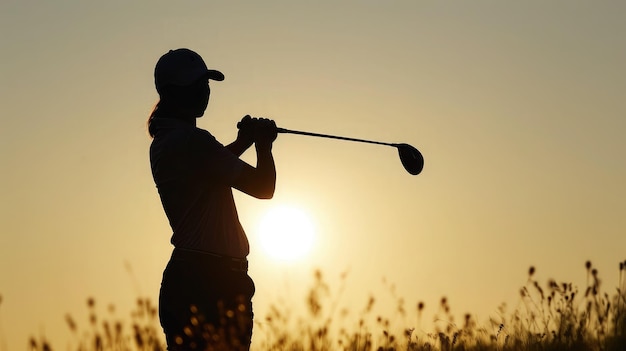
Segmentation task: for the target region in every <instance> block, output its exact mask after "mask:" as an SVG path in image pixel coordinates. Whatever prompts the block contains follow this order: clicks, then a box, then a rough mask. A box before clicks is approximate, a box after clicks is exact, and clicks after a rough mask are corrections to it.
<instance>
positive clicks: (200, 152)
mask: <svg viewBox="0 0 626 351" xmlns="http://www.w3.org/2000/svg"><path fill="white" fill-rule="evenodd" d="M190 146H191V147H192V150H191V152H192V154H193V160H194V161H193V162H197V163H198V164H197V167H198V171H199V172H200V175H201V176H206V177H208V178H209V179H214V180H217V181H220V182H223V183H225V184H229V185H232V184H233V182H234V181H235V179H236V178H237V177H238V176H239V174H240V173H241V171H242V169H243V167H244V164H245V162H244V161H242V160H241V159H239V157H237V156H236V155H235V154H233V153H232V152H230V150H228V149H227V148H226V147H225V146H224V145H223V144H221V143H220V142H219V141H217V139H215V137H214V136H213V135H212V134H211V133H209V132H208V131H206V130H202V129H197V130H196V133H194V136H193V138H192V140H191V143H190Z"/></svg>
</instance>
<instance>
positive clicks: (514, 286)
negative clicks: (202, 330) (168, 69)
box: [0, 0, 626, 351]
mask: <svg viewBox="0 0 626 351" xmlns="http://www.w3.org/2000/svg"><path fill="white" fill-rule="evenodd" d="M624 14H626V2H624V1H621V0H619V1H618V0H616V1H593V2H592V1H578V0H557V1H538V0H537V1H532V0H531V1H449V0H446V1H420V0H406V1H382V0H362V1H326V0H324V1H304V0H302V1H277V0H268V1H236V2H235V1H179V2H172V1H136V2H126V1H100V2H84V1H83V2H81V1H76V0H74V1H69V0H57V1H50V2H44V1H30V0H27V1H17V0H8V1H3V2H2V3H1V4H0V38H1V41H0V43H1V44H2V59H1V60H2V61H1V65H0V74H1V76H0V77H1V85H0V89H1V90H0V99H1V100H0V118H1V119H2V120H1V124H2V128H1V129H0V146H1V147H0V165H1V166H0V167H2V169H1V171H2V172H1V174H2V176H1V177H2V178H1V180H2V181H1V182H0V194H1V195H0V199H1V200H0V206H1V207H0V227H1V228H2V233H1V234H0V295H1V296H2V302H1V304H0V332H1V334H0V338H2V339H3V340H4V341H3V342H4V343H5V344H6V345H7V346H8V348H9V349H10V350H11V351H13V350H21V349H23V347H25V345H26V342H27V338H28V336H29V335H30V334H36V335H37V334H40V333H45V335H48V336H49V337H51V338H52V339H53V340H58V342H57V343H56V344H54V345H59V347H61V348H62V347H64V346H65V345H64V344H63V341H64V340H66V339H67V338H69V332H68V331H67V327H66V325H65V324H64V320H63V317H64V315H65V314H66V313H71V314H73V315H76V316H77V319H79V320H80V317H81V316H82V314H84V313H85V311H84V310H85V308H84V301H85V300H86V298H87V297H88V296H93V297H95V298H96V300H98V301H100V302H102V303H103V304H104V303H107V304H108V303H114V304H115V305H117V306H118V310H119V313H120V316H122V315H123V313H125V311H127V310H128V309H129V306H131V304H132V303H133V302H134V300H135V298H136V297H138V296H139V295H141V296H148V297H150V298H152V299H153V300H156V298H157V296H158V289H159V284H160V279H161V273H162V270H163V268H164V266H165V264H166V262H167V259H168V255H169V252H170V250H171V246H170V245H169V237H170V228H169V226H168V222H167V220H166V218H165V215H164V213H163V210H162V208H161V204H160V201H159V198H158V195H157V192H156V189H155V187H154V183H153V181H152V177H151V174H150V167H149V160H148V147H149V144H150V139H149V137H148V135H147V133H146V128H145V120H146V118H147V116H148V114H149V113H150V111H151V108H152V106H153V105H154V103H155V102H156V101H157V94H156V91H155V90H154V84H153V69H154V64H155V63H156V61H157V59H158V58H159V57H160V56H161V55H162V54H163V53H165V52H167V50H169V49H173V48H179V47H188V48H191V49H193V50H195V51H197V52H198V53H199V54H200V55H202V56H203V57H204V59H205V61H206V62H207V64H208V65H209V67H211V68H216V69H219V70H221V71H222V72H223V73H224V74H225V76H226V80H225V81H223V82H213V83H211V88H212V95H211V102H210V104H209V108H208V110H207V113H206V114H205V117H203V118H202V119H201V120H199V123H198V125H199V126H200V127H202V128H205V129H208V130H210V131H211V132H212V133H213V134H214V135H215V136H216V137H217V139H218V140H220V141H221V142H223V143H229V142H230V141H232V140H233V139H234V137H235V135H236V129H235V124H236V122H237V121H239V119H241V117H242V116H244V115H245V114H251V115H256V116H264V117H269V118H273V119H275V120H276V121H277V124H278V125H279V126H282V127H285V128H291V129H299V130H308V131H314V132H320V133H328V134H336V135H345V136H352V137H357V138H365V139H373V140H380V141H389V142H404V143H409V144H412V145H414V146H415V147H417V148H419V149H420V150H421V151H422V153H423V154H424V157H425V159H426V165H425V168H424V171H423V173H422V174H421V175H419V176H411V175H409V174H408V173H406V172H405V171H404V169H403V168H402V165H401V164H400V160H399V159H398V157H397V154H396V151H395V150H394V149H392V148H389V147H383V146H375V145H365V144H357V143H349V142H343V141H332V140H323V139H316V138H309V137H303V136H293V135H280V136H279V138H278V140H277V141H276V144H275V146H274V155H275V159H276V164H277V171H278V184H277V190H276V195H275V198H274V199H272V200H270V201H260V200H255V199H251V198H247V197H246V196H243V195H242V194H240V193H236V194H235V196H236V201H237V203H238V208H239V214H240V219H241V221H242V223H243V225H244V227H245V228H246V230H247V232H248V236H249V238H250V242H251V246H252V253H251V255H250V257H249V259H250V262H251V263H250V264H251V270H250V275H251V276H252V277H253V278H254V279H255V282H256V285H257V295H256V297H255V299H254V303H255V311H256V315H257V316H259V317H262V316H263V315H264V313H265V311H266V308H267V304H268V302H270V301H273V300H275V299H276V298H277V297H278V296H285V295H287V296H288V295H292V296H293V297H294V298H295V299H296V302H297V303H300V301H302V299H304V295H302V293H301V292H302V291H303V289H305V288H306V287H307V286H308V284H309V283H310V280H311V279H310V278H311V272H312V271H313V269H315V268H317V267H319V268H321V269H322V270H323V271H324V272H325V274H326V275H327V276H328V278H329V280H331V281H333V280H337V279H338V277H339V275H340V274H341V272H344V271H348V272H349V274H348V278H347V280H346V291H345V292H344V293H343V297H342V299H343V300H342V301H343V303H345V304H346V305H349V306H357V307H362V306H364V305H365V303H366V301H367V298H368V297H369V294H370V293H373V294H375V295H376V296H379V297H380V300H381V303H383V304H384V301H385V296H388V295H389V293H388V288H387V287H385V285H384V284H381V281H382V280H383V278H384V279H385V281H386V282H388V284H394V285H395V287H396V291H397V294H398V295H399V296H403V297H404V298H405V299H406V302H407V306H408V308H409V309H412V308H413V306H414V305H415V304H416V303H417V301H424V302H425V303H426V311H425V314H426V315H431V314H432V313H434V312H435V305H436V303H437V301H438V300H439V298H440V297H441V296H442V295H445V296H447V297H448V300H449V301H450V304H451V306H452V310H453V312H456V313H459V314H461V313H465V312H471V313H473V314H475V315H476V317H477V319H478V321H484V320H486V319H487V318H488V317H489V316H492V315H495V310H496V307H497V306H498V305H499V304H500V302H503V301H507V302H510V303H511V304H512V305H513V307H514V304H515V302H516V301H517V298H518V295H517V293H518V288H519V286H521V285H522V284H524V282H525V279H526V271H527V269H528V267H529V266H530V265H535V266H536V267H537V269H538V272H537V276H538V278H539V280H540V281H542V282H544V281H546V280H547V279H548V278H551V277H553V278H556V279H558V280H564V281H575V282H578V283H580V284H584V277H585V275H584V273H585V272H584V262H585V260H587V259H589V260H591V261H592V262H593V263H594V265H595V266H596V267H598V268H599V270H600V275H601V276H602V277H604V284H605V288H606V289H607V290H611V291H614V285H615V284H616V280H615V279H614V277H616V276H617V265H618V262H620V261H623V260H624V259H626V162H625V160H626V137H625V136H624V135H625V132H626V36H625V35H624V34H625V33H626V21H624ZM244 158H245V159H246V160H247V161H249V162H252V163H254V153H253V152H248V153H246V154H245V155H244ZM279 205H281V206H283V205H286V206H292V207H294V208H298V209H299V210H301V211H304V212H306V213H307V214H308V215H309V216H310V217H311V218H312V220H313V221H314V222H315V227H316V238H315V246H314V248H313V249H312V252H311V253H310V255H309V256H307V257H306V258H303V259H302V260H300V261H295V262H292V263H285V262H279V261H274V260H272V259H271V258H270V257H268V256H267V255H266V254H265V253H264V252H263V251H261V250H260V248H259V245H258V236H257V234H258V233H257V231H258V230H257V226H258V223H259V222H260V221H261V218H262V217H263V214H264V213H266V212H267V211H269V210H270V209H271V208H273V207H274V206H279ZM127 266H130V267H131V268H132V274H131V273H129V272H128V270H127V268H126V267H127ZM390 311H393V306H390ZM391 313H393V312H391ZM54 338H57V339H54ZM0 348H3V345H2V344H0Z"/></svg>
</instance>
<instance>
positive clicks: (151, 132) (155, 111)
mask: <svg viewBox="0 0 626 351" xmlns="http://www.w3.org/2000/svg"><path fill="white" fill-rule="evenodd" d="M160 105H161V101H160V100H159V101H158V102H157V103H156V105H154V108H153V109H152V112H151V113H150V117H148V121H147V122H146V125H147V126H148V134H149V135H150V137H151V138H154V130H153V129H152V120H153V119H155V118H156V117H157V114H158V113H159V106H160Z"/></svg>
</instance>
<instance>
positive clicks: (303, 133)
mask: <svg viewBox="0 0 626 351" xmlns="http://www.w3.org/2000/svg"><path fill="white" fill-rule="evenodd" d="M277 131H278V133H286V134H299V135H308V136H314V137H321V138H330V139H339V140H348V141H357V142H360V143H368V144H378V145H387V146H393V147H397V144H394V143H384V142H381V141H372V140H365V139H356V138H348V137H342V136H336V135H328V134H320V133H311V132H303V131H299V130H291V129H285V128H277Z"/></svg>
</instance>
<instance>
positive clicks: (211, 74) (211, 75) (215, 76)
mask: <svg viewBox="0 0 626 351" xmlns="http://www.w3.org/2000/svg"><path fill="white" fill-rule="evenodd" d="M206 77H207V78H208V79H211V80H217V81H220V82H221V81H223V80H224V74H223V73H222V72H220V71H217V70H214V69H209V70H207V72H206Z"/></svg>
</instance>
